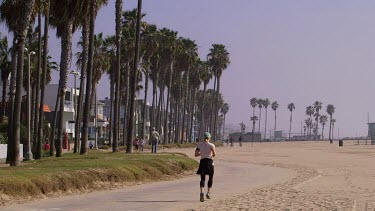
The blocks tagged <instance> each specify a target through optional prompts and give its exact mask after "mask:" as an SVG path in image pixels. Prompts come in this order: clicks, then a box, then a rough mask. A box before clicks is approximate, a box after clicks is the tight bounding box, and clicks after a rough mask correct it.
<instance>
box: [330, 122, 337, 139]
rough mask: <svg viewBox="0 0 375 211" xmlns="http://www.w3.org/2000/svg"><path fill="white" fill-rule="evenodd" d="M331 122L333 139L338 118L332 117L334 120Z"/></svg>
mask: <svg viewBox="0 0 375 211" xmlns="http://www.w3.org/2000/svg"><path fill="white" fill-rule="evenodd" d="M331 123H332V137H331V138H332V139H333V134H334V133H333V132H334V131H335V130H334V129H335V123H336V119H332V121H331Z"/></svg>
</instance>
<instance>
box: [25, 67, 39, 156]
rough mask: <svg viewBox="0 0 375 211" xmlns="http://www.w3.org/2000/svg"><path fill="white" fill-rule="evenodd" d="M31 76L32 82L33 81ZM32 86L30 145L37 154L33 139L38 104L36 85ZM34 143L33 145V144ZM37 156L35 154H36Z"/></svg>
mask: <svg viewBox="0 0 375 211" xmlns="http://www.w3.org/2000/svg"><path fill="white" fill-rule="evenodd" d="M30 74H31V75H32V73H31V70H30ZM31 75H30V80H31ZM26 78H27V75H26ZM30 85H31V99H30V102H31V105H30V106H31V108H30V130H31V132H30V144H31V146H30V147H31V150H32V152H33V154H34V153H36V139H32V138H31V137H33V131H34V120H35V107H36V103H35V98H36V97H35V96H36V92H37V91H36V83H32V84H30ZM26 92H27V88H26ZM31 141H32V143H31ZM34 155H35V154H34Z"/></svg>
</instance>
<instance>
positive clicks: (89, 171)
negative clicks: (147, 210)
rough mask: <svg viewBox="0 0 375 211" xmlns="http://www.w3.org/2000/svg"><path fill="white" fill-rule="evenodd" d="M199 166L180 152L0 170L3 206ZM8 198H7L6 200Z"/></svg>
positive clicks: (93, 154) (96, 156) (52, 160)
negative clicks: (38, 197) (33, 198)
mask: <svg viewBox="0 0 375 211" xmlns="http://www.w3.org/2000/svg"><path fill="white" fill-rule="evenodd" d="M197 167H198V163H197V162H196V161H195V160H192V159H190V158H188V157H187V156H185V155H183V154H179V153H160V154H149V153H142V154H138V153H134V154H125V153H124V152H118V153H112V152H102V151H90V152H89V154H88V155H87V156H81V155H79V154H73V153H66V154H64V155H63V157H61V158H56V157H47V158H43V159H42V160H37V161H28V162H24V165H21V166H19V167H2V168H0V194H1V196H2V197H0V203H2V204H4V203H5V202H7V201H14V200H18V199H28V198H32V197H35V196H43V195H52V194H55V193H64V192H79V191H86V190H97V189H105V188H110V187H115V185H119V184H131V183H139V182H147V181H157V180H168V179H171V176H172V177H173V176H178V175H180V174H181V173H184V172H188V171H192V170H195V169H196V168H197ZM4 196H6V197H4Z"/></svg>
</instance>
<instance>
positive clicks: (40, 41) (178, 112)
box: [0, 0, 230, 166]
mask: <svg viewBox="0 0 375 211" xmlns="http://www.w3.org/2000/svg"><path fill="white" fill-rule="evenodd" d="M107 3H108V1H107V0H77V1H57V0H25V1H23V2H22V3H18V2H17V1H11V0H4V1H2V3H1V5H0V13H1V14H0V20H1V21H2V22H5V23H6V25H7V26H8V29H9V31H10V32H11V33H12V34H13V44H12V47H9V46H7V47H5V49H6V50H7V51H8V52H7V53H3V54H1V53H0V56H1V58H4V57H7V58H8V59H6V61H7V62H6V67H7V68H5V65H4V67H3V66H0V68H1V71H2V77H3V74H4V77H3V78H4V79H7V78H8V77H7V76H9V74H10V78H11V79H10V93H9V108H10V112H9V118H8V119H9V122H8V124H9V126H10V127H9V131H8V143H9V144H8V146H9V149H8V153H9V154H8V161H9V163H10V165H11V166H17V165H18V164H19V162H20V160H19V144H20V122H21V121H20V120H21V118H20V113H21V92H22V82H23V80H24V77H23V74H24V73H23V72H24V70H25V62H24V60H25V59H24V53H25V52H24V51H25V47H28V50H29V51H31V50H33V51H35V52H36V54H37V58H35V61H33V64H37V65H35V66H32V69H33V73H34V75H35V79H34V80H33V84H34V85H33V90H34V92H35V96H34V97H33V105H34V107H35V109H33V110H34V113H33V115H32V116H33V118H34V121H33V122H34V126H33V127H32V128H33V134H34V137H33V140H34V142H35V143H33V146H34V147H33V150H34V158H35V159H40V158H41V151H42V150H41V149H42V140H43V137H44V136H45V135H44V134H43V132H44V131H43V127H42V126H43V125H44V123H45V122H44V121H45V120H44V115H43V106H39V107H38V105H43V104H44V97H45V96H44V94H45V85H46V84H47V83H48V82H49V80H48V78H50V71H51V70H52V69H55V68H54V67H56V65H57V64H56V63H53V62H50V61H49V57H48V37H49V29H50V27H55V28H56V29H57V34H56V35H57V36H58V37H59V38H61V57H60V63H59V71H60V80H59V91H58V97H57V100H56V106H55V111H64V99H65V94H66V88H67V77H68V74H69V71H68V70H69V68H70V64H71V62H72V61H71V60H72V57H71V54H72V44H73V43H72V35H73V33H74V32H75V30H77V29H81V31H82V38H81V40H80V42H79V44H78V45H79V46H80V48H81V52H79V53H78V54H77V55H76V57H77V66H78V67H79V68H80V69H81V81H80V90H82V91H80V95H79V99H78V106H77V115H76V119H75V122H76V129H75V132H76V134H75V142H74V143H75V144H74V152H80V154H82V155H85V154H87V152H88V124H89V121H90V111H91V108H92V104H93V100H94V99H95V98H94V96H95V95H96V86H97V84H98V82H99V80H100V79H101V77H102V75H103V74H105V73H106V74H108V75H109V78H110V82H111V84H110V90H111V91H110V99H111V114H110V116H111V117H112V116H113V119H111V121H110V143H111V145H112V151H113V152H117V151H118V150H119V148H118V144H119V142H120V141H122V143H124V144H125V145H126V152H127V153H131V152H132V141H131V140H132V139H133V137H134V130H133V128H134V124H135V117H134V115H133V114H134V110H135V99H136V95H137V93H139V91H140V90H141V89H142V88H143V89H144V92H145V99H144V106H143V111H144V112H143V114H146V113H147V112H146V109H147V105H146V103H147V96H148V89H149V88H148V86H149V80H150V79H151V81H152V83H153V86H152V108H151V115H150V120H151V121H150V128H153V127H156V128H157V130H158V131H164V135H163V142H164V143H168V142H172V141H174V142H179V141H181V142H183V141H186V139H188V140H192V137H194V132H192V131H194V130H193V127H194V125H199V127H198V128H199V130H198V136H199V137H201V136H202V134H203V132H204V131H205V130H206V131H211V132H212V133H213V139H214V140H215V139H216V136H217V133H218V130H217V127H218V126H217V125H218V115H219V112H221V113H222V114H223V116H224V119H225V115H226V113H227V112H228V110H229V105H228V104H224V102H223V99H222V95H221V94H220V86H221V83H220V82H221V76H222V73H223V71H224V70H225V69H226V68H227V67H228V65H229V63H230V59H229V52H228V51H227V49H226V47H225V46H224V45H223V44H213V45H212V48H211V49H210V51H209V54H208V55H207V60H206V61H202V60H200V58H199V57H198V46H197V44H196V43H195V41H193V40H191V39H189V38H183V37H178V33H177V32H176V31H173V30H170V29H167V28H162V29H159V28H158V27H157V26H155V25H153V24H149V23H146V22H143V21H142V18H143V17H144V16H145V14H142V0H138V7H137V8H136V9H134V10H132V11H125V12H123V11H122V3H123V1H122V0H116V4H115V7H116V8H115V9H116V12H115V13H116V14H115V16H116V17H115V23H116V30H115V31H116V33H115V35H113V36H108V37H103V34H101V33H99V34H96V35H95V34H94V30H95V19H96V15H97V13H98V11H99V10H100V8H101V7H102V6H103V5H105V4H107ZM14 11H18V12H14ZM42 16H44V23H45V25H44V33H43V36H42ZM36 17H37V21H36ZM35 22H36V23H35ZM34 25H36V26H37V27H36V30H35V32H31V35H29V36H28V33H27V32H28V31H30V30H29V28H32V26H34ZM29 34H30V33H29ZM30 37H31V38H30ZM28 38H30V39H28ZM1 40H3V38H2V39H1ZM1 48H2V45H1V43H0V49H1ZM4 55H6V56H4ZM9 57H10V58H9ZM1 65H2V63H1ZM5 69H6V71H8V72H10V73H8V75H6V71H5ZM3 70H4V73H3ZM143 78H144V80H145V81H144V84H145V85H144V87H143V86H142V85H140V82H141V81H142V80H143ZM212 79H214V88H213V89H212V90H211V89H207V86H208V84H209V82H210V81H211V80H212ZM3 81H4V80H3ZM5 81H6V80H5ZM201 84H203V90H200V87H201ZM3 86H4V85H3ZM3 90H6V89H3ZM39 90H40V93H39ZM39 96H40V99H39ZM4 97H5V95H4V94H3V99H4ZM165 98H166V99H165ZM3 105H4V104H3ZM120 105H123V106H124V107H125V113H124V117H123V119H124V123H123V127H124V128H123V134H124V135H123V139H122V140H120V118H121V117H120ZM3 107H4V106H3ZM3 113H4V112H3ZM194 121H195V122H194ZM81 123H82V125H81ZM63 125H64V122H63V112H55V116H54V120H53V122H52V131H51V133H50V135H49V136H50V138H49V140H50V141H51V150H50V154H51V155H54V154H55V153H56V156H57V157H60V156H62V138H63V132H64V131H63ZM57 126H58V127H57ZM81 127H82V132H81V134H80V131H81V130H80V128H81ZM142 127H143V128H146V115H144V116H143V120H142ZM56 130H57V132H56ZM142 131H144V130H142ZM184 132H186V135H185V136H183V135H182V134H184ZM142 133H143V134H141V135H142V136H143V138H145V135H146V134H145V133H144V132H142ZM219 133H220V132H219ZM79 137H81V144H79Z"/></svg>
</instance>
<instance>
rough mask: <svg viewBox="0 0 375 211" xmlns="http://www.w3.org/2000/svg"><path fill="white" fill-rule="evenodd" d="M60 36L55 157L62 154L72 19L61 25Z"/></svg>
mask: <svg viewBox="0 0 375 211" xmlns="http://www.w3.org/2000/svg"><path fill="white" fill-rule="evenodd" d="M62 30H63V32H62V34H63V35H62V37H61V62H60V84H61V85H60V90H59V97H60V112H59V118H58V119H59V125H58V126H59V128H58V132H57V139H56V140H57V143H56V157H61V155H62V142H63V129H64V104H65V92H66V86H67V82H68V68H69V64H70V56H71V52H72V31H73V20H69V21H67V23H66V25H65V26H64V27H63V29H62Z"/></svg>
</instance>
